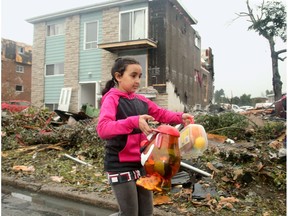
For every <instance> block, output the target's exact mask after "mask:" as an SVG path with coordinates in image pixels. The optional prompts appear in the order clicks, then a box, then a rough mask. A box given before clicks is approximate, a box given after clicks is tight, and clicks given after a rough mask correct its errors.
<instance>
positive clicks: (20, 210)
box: [1, 188, 113, 216]
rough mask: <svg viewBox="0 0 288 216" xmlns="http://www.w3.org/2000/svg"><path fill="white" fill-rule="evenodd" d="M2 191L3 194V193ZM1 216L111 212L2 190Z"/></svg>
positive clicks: (101, 214) (83, 215)
mask: <svg viewBox="0 0 288 216" xmlns="http://www.w3.org/2000/svg"><path fill="white" fill-rule="evenodd" d="M3 191H4V192H3ZM1 198H2V203H1V215H3V216H27V215H29V216H108V215H110V214H112V213H113V212H112V211H110V210H106V209H99V208H96V207H94V206H89V205H85V204H82V203H76V202H73V201H70V200H69V201H67V200H63V199H59V198H53V197H48V196H43V195H38V194H27V192H23V193H22V191H17V192H11V193H9V192H7V190H5V189H4V190H3V188H2V194H1Z"/></svg>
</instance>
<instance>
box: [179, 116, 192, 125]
mask: <svg viewBox="0 0 288 216" xmlns="http://www.w3.org/2000/svg"><path fill="white" fill-rule="evenodd" d="M182 120H183V123H184V125H188V124H194V116H192V115H190V114H188V113H183V115H182Z"/></svg>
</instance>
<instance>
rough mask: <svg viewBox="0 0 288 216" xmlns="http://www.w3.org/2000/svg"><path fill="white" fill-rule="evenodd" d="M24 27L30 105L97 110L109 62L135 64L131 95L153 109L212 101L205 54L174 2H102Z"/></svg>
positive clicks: (188, 19) (207, 54) (209, 68)
mask: <svg viewBox="0 0 288 216" xmlns="http://www.w3.org/2000/svg"><path fill="white" fill-rule="evenodd" d="M27 21H28V22H29V23H31V24H33V25H34V42H33V66H32V103H33V104H34V105H36V106H42V105H45V106H46V107H48V108H50V109H51V110H53V109H60V108H59V107H61V108H62V107H65V108H66V109H67V110H68V109H69V111H73V112H77V111H79V109H80V108H81V107H82V105H84V104H90V105H93V106H95V107H96V108H99V106H100V99H101V89H102V88H103V87H104V85H105V83H106V81H108V80H110V79H111V75H110V69H111V66H112V64H113V62H114V60H115V59H116V58H118V57H126V56H129V57H133V58H135V59H137V60H138V61H139V62H140V63H141V65H142V68H143V76H142V81H141V87H142V88H141V89H140V90H139V92H140V93H141V94H144V95H145V96H147V97H149V98H150V99H151V100H154V101H155V102H156V103H158V104H159V105H160V106H163V107H165V108H168V109H171V110H174V111H183V110H184V109H185V107H195V106H197V107H198V108H199V107H204V106H206V105H207V104H209V102H210V100H211V99H212V95H213V76H214V70H213V54H212V50H211V49H210V48H209V49H207V50H205V52H204V55H203V53H202V52H203V51H201V37H200V35H199V34H198V33H197V31H195V30H194V29H193V28H192V25H195V24H196V23H197V21H196V20H195V19H194V18H193V17H192V16H191V15H190V14H189V13H188V12H187V11H186V10H185V9H184V7H183V6H182V5H181V4H180V3H179V2H178V1H177V0H110V1H105V2H102V3H98V4H93V5H89V6H85V7H79V8H74V9H70V10H66V11H61V12H56V13H53V14H47V15H43V16H39V17H34V18H30V19H28V20H27ZM201 56H202V58H201ZM201 59H202V60H201Z"/></svg>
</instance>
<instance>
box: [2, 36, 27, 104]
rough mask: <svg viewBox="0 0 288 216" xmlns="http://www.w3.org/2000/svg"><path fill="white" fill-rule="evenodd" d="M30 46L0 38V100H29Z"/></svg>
mask: <svg viewBox="0 0 288 216" xmlns="http://www.w3.org/2000/svg"><path fill="white" fill-rule="evenodd" d="M31 65H32V46H31V45H28V44H25V43H21V42H16V41H13V40H8V39H5V38H1V100H2V102H3V101H9V100H25V101H31V68H32V66H31Z"/></svg>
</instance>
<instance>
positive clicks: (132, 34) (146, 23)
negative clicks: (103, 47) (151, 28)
mask: <svg viewBox="0 0 288 216" xmlns="http://www.w3.org/2000/svg"><path fill="white" fill-rule="evenodd" d="M137 11H144V30H143V31H144V36H143V38H140V39H145V38H147V37H148V7H141V8H135V9H131V10H125V11H121V12H120V13H119V41H127V40H122V34H121V30H122V15H123V14H127V13H129V14H130V13H132V16H131V15H130V19H131V20H129V23H130V25H131V26H132V29H129V38H128V40H138V38H134V37H135V27H134V25H133V23H132V20H134V18H135V12H137Z"/></svg>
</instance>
